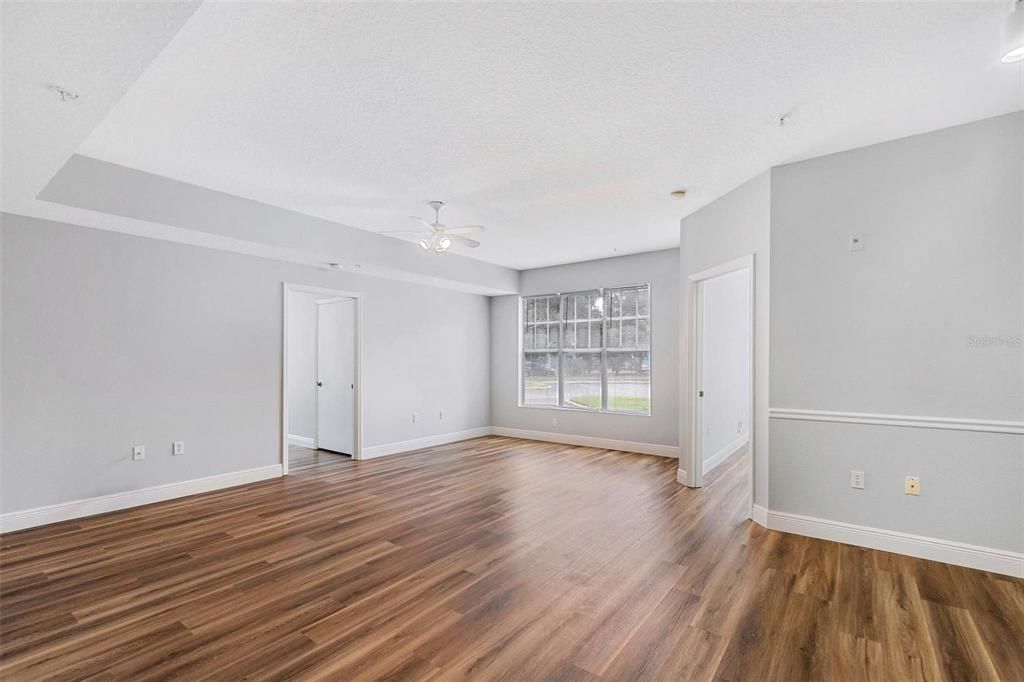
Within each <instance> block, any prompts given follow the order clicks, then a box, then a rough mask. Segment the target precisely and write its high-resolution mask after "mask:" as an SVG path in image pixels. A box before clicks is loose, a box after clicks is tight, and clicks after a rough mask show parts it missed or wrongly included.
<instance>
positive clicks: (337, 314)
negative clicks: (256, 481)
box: [281, 284, 362, 473]
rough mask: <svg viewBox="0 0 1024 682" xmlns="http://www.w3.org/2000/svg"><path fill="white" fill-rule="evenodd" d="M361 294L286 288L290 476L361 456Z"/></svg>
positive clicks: (285, 410) (284, 455)
mask: <svg viewBox="0 0 1024 682" xmlns="http://www.w3.org/2000/svg"><path fill="white" fill-rule="evenodd" d="M360 306H361V303H360V298H359V295H358V294H354V293H350V292H345V291H337V290H332V289H323V288H320V287H309V286H304V285H296V284H285V286H284V325H283V326H284V371H283V382H282V385H283V400H282V423H283V427H284V428H283V434H284V437H283V439H282V441H283V442H282V446H281V461H282V466H283V468H284V472H285V473H288V472H289V470H296V469H299V468H305V467H309V466H315V465H318V464H322V463H325V462H329V461H339V460H340V459H342V458H345V459H347V458H353V459H359V458H360V450H361V448H360V442H361V439H360V423H361V418H360V416H361V409H360V396H361V387H360V381H359V375H360V319H361V312H362V311H361V307H360Z"/></svg>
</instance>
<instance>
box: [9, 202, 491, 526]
mask: <svg viewBox="0 0 1024 682" xmlns="http://www.w3.org/2000/svg"><path fill="white" fill-rule="evenodd" d="M0 217H2V228H0V229H2V234H3V237H2V238H3V251H2V258H3V263H2V268H0V272H2V279H3V282H2V286H0V292H2V296H3V300H2V316H3V322H2V334H3V339H2V352H3V360H2V362H3V376H2V395H3V404H2V410H3V416H2V419H3V425H4V430H3V434H2V460H0V479H2V482H0V485H2V488H0V497H2V506H0V511H3V512H9V511H13V510H23V509H26V508H30V507H35V506H42V505H49V504H55V503H60V502H65V501H70V500H76V499H81V498H87V497H91V496H97V495H103V494H106V493H113V492H120V491H127V490H136V489H139V488H143V487H146V486H153V485H159V484H163V483H169V482H176V481H183V480H189V479H195V478H199V477H203V476H210V475H214V474H220V473H226V472H232V471H239V470H244V469H249V468H254V467H260V466H266V465H274V464H277V463H278V462H279V455H280V440H281V363H282V352H283V351H282V328H281V324H282V322H281V310H282V298H283V296H282V282H283V281H289V282H296V283H301V284H312V285H316V286H323V287H331V288H337V289H343V290H347V291H359V292H362V293H363V294H364V298H363V303H364V312H363V334H364V337H363V338H364V349H363V363H364V370H365V374H364V379H363V389H364V393H363V398H364V402H363V408H364V445H365V446H373V445H379V444H385V443H392V442H396V441H406V440H411V439H415V438H420V437H426V436H431V435H434V434H442V433H447V432H456V431H462V430H466V429H472V428H480V427H486V426H488V425H489V424H490V415H489V398H490V393H489V374H490V355H489V354H490V347H489V337H488V332H489V324H490V318H489V303H488V300H487V298H486V297H484V296H480V295H475V294H468V293H459V292H454V291H450V290H445V289H437V288H432V287H427V286H423V285H412V284H407V283H402V282H396V281H391V280H383V279H376V278H371V277H365V276H361V275H355V274H349V273H344V272H340V273H339V272H330V271H324V270H318V269H315V268H309V267H304V266H298V265H290V264H286V263H281V262H279V261H272V260H265V259H260V258H254V257H251V256H243V255H239V254H231V253H226V252H222V251H215V250H211V249H204V248H199V247H194V246H185V245H181V244H173V243H169V242H163V241H157V240H153V239H146V238H142V237H133V236H128V235H121V234H115V233H112V232H106V231H99V230H92V229H88V228H82V227H77V226H71V225H64V224H59V223H51V222H45V221H40V220H35V219H31V218H25V217H20V216H13V215H9V214H2V216H0ZM441 409H443V410H444V412H445V417H444V420H443V421H442V420H440V419H439V418H438V412H439V410H441ZM413 411H416V412H418V413H419V414H420V415H421V418H420V420H419V421H417V422H416V423H413V422H412V419H411V414H412V412H413ZM174 440H183V441H185V446H186V454H185V455H184V456H181V457H172V456H171V453H170V449H171V442H172V441H174ZM133 443H141V444H145V445H146V447H147V451H148V452H147V456H146V459H145V460H144V461H142V462H132V461H130V448H131V446H132V444H133Z"/></svg>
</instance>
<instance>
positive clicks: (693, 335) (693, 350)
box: [686, 253, 757, 519]
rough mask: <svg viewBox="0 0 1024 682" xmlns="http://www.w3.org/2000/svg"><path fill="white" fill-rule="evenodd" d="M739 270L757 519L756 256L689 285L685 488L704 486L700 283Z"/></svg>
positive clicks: (700, 275) (750, 484)
mask: <svg viewBox="0 0 1024 682" xmlns="http://www.w3.org/2000/svg"><path fill="white" fill-rule="evenodd" d="M740 270H749V271H750V283H749V293H748V296H749V297H750V343H749V349H748V353H749V355H750V357H749V366H750V379H749V386H750V396H749V398H750V407H749V413H748V414H749V417H748V418H747V421H748V424H747V428H748V430H749V431H750V443H749V450H750V452H749V453H748V457H747V493H748V501H749V504H748V509H747V517H748V518H751V519H752V518H753V517H754V453H755V452H756V444H757V418H756V415H755V413H754V404H755V400H754V396H756V395H757V386H756V384H755V377H756V375H757V372H756V371H755V366H754V363H755V362H756V357H757V353H756V352H755V348H754V344H755V341H756V339H757V332H756V328H755V320H756V317H757V316H756V314H755V307H756V306H757V302H756V299H755V296H754V295H755V290H754V281H755V274H756V270H755V262H754V254H752V253H751V254H749V255H746V256H742V257H740V258H737V259H735V260H731V261H728V262H726V263H722V264H721V265H716V266H715V267H713V268H708V269H707V270H702V271H701V272H697V273H694V274H692V275H690V276H689V277H688V278H687V279H688V284H687V300H688V301H689V316H688V317H689V319H688V320H687V326H688V327H689V329H688V332H689V333H688V335H687V338H688V339H689V349H688V355H689V357H688V363H689V364H688V373H687V382H686V383H687V389H688V391H689V393H688V394H687V395H689V397H690V399H689V410H688V411H689V414H688V415H687V418H688V422H689V425H690V448H689V450H690V451H689V453H688V454H687V457H686V460H687V467H686V468H687V476H686V485H687V486H689V487H691V488H700V487H701V486H702V485H703V484H704V462H702V461H700V458H698V456H697V454H698V453H697V430H696V426H697V423H696V422H697V401H698V400H699V398H698V397H697V391H698V390H699V389H700V387H699V386H697V360H698V359H699V355H700V343H701V338H702V336H703V332H704V329H703V319H702V318H703V316H702V315H700V314H698V309H697V308H698V302H699V300H698V290H699V285H700V283H701V282H704V281H705V280H709V279H712V278H714V277H718V276H720V275H727V274H729V273H731V272H738V271H740Z"/></svg>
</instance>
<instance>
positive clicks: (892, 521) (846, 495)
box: [771, 113, 1024, 551]
mask: <svg viewBox="0 0 1024 682" xmlns="http://www.w3.org/2000/svg"><path fill="white" fill-rule="evenodd" d="M1022 166H1024V113H1017V114H1011V115H1008V116H1003V117H999V118H995V119H990V120H986V121H980V122H977V123H972V124H968V125H963V126H957V127H954V128H949V129H946V130H940V131H938V132H934V133H928V134H925V135H918V136H915V137H910V138H906V139H903V140H897V141H894V142H888V143H884V144H879V145H875V146H872V147H866V148H863V149H857V150H853V151H850V152H845V153H842V154H835V155H832V156H826V157H822V158H819V159H813V160H810V161H805V162H802V163H795V164H792V165H788V166H783V167H781V168H777V169H774V170H773V171H772V249H771V259H772V263H771V268H772V282H771V286H772V290H771V306H772V319H771V325H772V327H771V363H772V366H771V376H772V385H771V406H772V408H773V409H780V408H782V409H802V410H824V411H838V412H856V413H879V414H896V415H914V416H921V417H938V418H953V419H982V420H1010V421H1018V422H1019V421H1022V420H1024V347H1022V344H1021V342H1020V339H1021V337H1022V335H1024V258H1022V254H1024V243H1022V242H1024V210H1022V208H1024V207H1022V204H1024V200H1022V197H1024V191H1022V190H1024V178H1022V175H1024V173H1022ZM852 234H861V235H863V239H864V244H865V248H864V250H863V251H855V252H851V251H849V250H848V240H849V237H850V235H852ZM974 336H993V337H1004V336H1005V337H1009V338H1010V339H1011V340H1010V341H1008V342H1000V343H996V344H993V345H981V346H979V345H972V343H971V337H974ZM1013 339H1016V340H1013ZM771 453H772V458H771V481H772V484H771V508H772V509H773V510H778V511H785V512H793V513H799V514H804V515H808V516H814V517H819V518H825V519H831V520H836V521H843V522H849V523H855V524H861V525H868V526H875V527H879V528H885V529H892V530H897V531H903V532H907V533H913V534H919V535H925V536H930V537H937V538H941V539H946V540H954V541H960V542H966V543H971V544H977V545H984V546H989V547H994V548H1001V549H1008V550H1013V551H1020V550H1024V437H1022V436H1020V435H1011V434H996V433H970V432H960V431H949V430H934V429H923V428H908V427H902V426H880V425H869V424H836V423H825V422H815V421H792V420H783V419H773V420H772V427H771ZM851 469H857V470H862V471H864V472H865V475H866V488H865V489H864V490H853V489H851V488H850V487H849V477H850V470H851ZM907 475H916V476H919V477H920V478H921V486H922V493H921V496H920V497H909V496H906V495H904V494H903V478H904V476H907Z"/></svg>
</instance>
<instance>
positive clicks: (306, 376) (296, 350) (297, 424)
mask: <svg viewBox="0 0 1024 682" xmlns="http://www.w3.org/2000/svg"><path fill="white" fill-rule="evenodd" d="M320 298H323V295H321V294H312V293H309V292H305V291H289V292H288V430H289V431H291V434H290V435H292V436H301V437H303V438H314V437H315V436H316V434H315V433H314V431H315V430H316V315H317V311H316V301H317V300H318V299H320Z"/></svg>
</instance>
